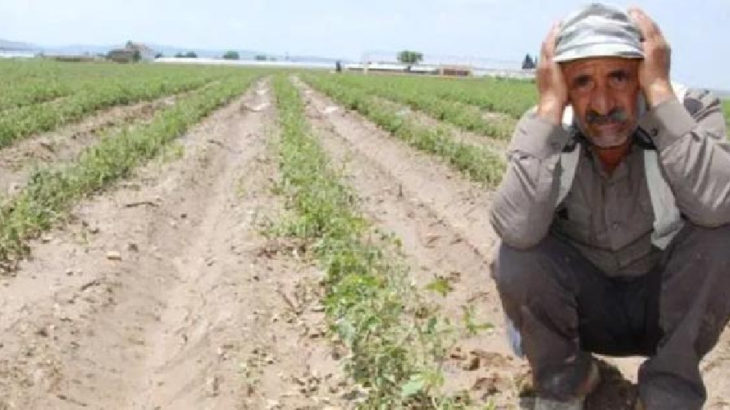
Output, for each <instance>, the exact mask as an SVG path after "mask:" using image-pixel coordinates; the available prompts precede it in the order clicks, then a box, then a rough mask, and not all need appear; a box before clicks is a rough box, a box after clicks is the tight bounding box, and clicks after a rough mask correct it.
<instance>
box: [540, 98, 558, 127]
mask: <svg viewBox="0 0 730 410" xmlns="http://www.w3.org/2000/svg"><path fill="white" fill-rule="evenodd" d="M563 110H565V104H561V103H560V102H557V101H555V100H554V99H544V100H543V99H541V100H540V103H539V104H538V105H537V116H538V117H540V118H542V119H544V120H546V121H548V122H550V123H551V124H553V125H560V123H561V122H562V120H563Z"/></svg>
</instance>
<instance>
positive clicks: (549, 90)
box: [537, 23, 568, 125]
mask: <svg viewBox="0 0 730 410" xmlns="http://www.w3.org/2000/svg"><path fill="white" fill-rule="evenodd" d="M559 30H560V25H559V24H558V23H555V24H554V25H553V27H552V29H550V32H549V33H548V35H547V37H546V38H545V41H544V42H543V43H542V49H541V50H540V61H539V63H538V65H537V90H538V92H539V93H540V101H539V103H538V105H537V115H538V116H540V117H542V118H544V119H546V120H548V121H550V122H552V123H553V124H555V125H560V122H561V120H562V118H563V110H564V109H565V106H566V105H567V104H568V88H567V86H566V85H565V79H564V78H563V72H562V71H561V70H560V65H558V63H556V62H555V61H553V57H554V56H555V38H556V37H557V35H558V31H559Z"/></svg>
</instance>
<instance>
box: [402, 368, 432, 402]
mask: <svg viewBox="0 0 730 410" xmlns="http://www.w3.org/2000/svg"><path fill="white" fill-rule="evenodd" d="M425 386H426V380H425V379H424V377H423V375H422V374H420V373H418V374H414V375H413V376H411V378H410V380H408V382H406V384H404V385H403V386H402V387H401V396H402V397H404V398H405V397H411V396H413V395H416V394H418V393H420V392H421V391H423V388H424V387H425Z"/></svg>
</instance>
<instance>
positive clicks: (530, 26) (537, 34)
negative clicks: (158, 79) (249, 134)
mask: <svg viewBox="0 0 730 410" xmlns="http://www.w3.org/2000/svg"><path fill="white" fill-rule="evenodd" d="M583 4H586V2H585V1H571V0H550V1H538V0H400V1H399V0H367V1H362V0H351V1H348V0H340V1H335V0H304V1H295V0H248V1H246V0H124V1H120V0H64V1H58V0H2V1H0V16H2V17H3V19H2V24H0V39H5V40H11V41H24V42H31V43H35V44H39V45H44V46H54V45H67V44H94V45H106V44H110V45H111V44H122V43H124V42H126V41H127V40H129V39H131V40H135V41H141V42H148V43H154V44H163V45H170V46H180V47H189V48H199V49H208V48H210V49H227V48H231V49H246V50H257V51H263V52H267V53H271V54H278V55H284V54H289V55H317V56H323V57H335V58H343V59H349V60H356V61H359V60H360V59H361V58H362V56H363V55H364V54H366V53H368V52H372V51H375V50H377V51H381V50H385V51H392V52H393V53H395V52H397V51H398V50H402V49H411V50H416V51H420V52H423V53H424V54H426V55H427V56H428V55H448V56H464V57H472V58H473V57H481V58H485V59H493V60H500V61H514V62H516V63H517V62H519V61H521V60H522V59H523V58H524V56H525V54H526V53H530V54H532V55H535V54H536V53H537V52H538V51H539V48H540V43H541V42H542V40H543V37H544V36H545V34H546V32H547V30H548V28H549V27H550V24H551V23H552V22H553V21H556V20H559V19H560V18H561V17H563V16H565V15H566V14H568V13H569V12H571V11H572V10H574V9H576V8H577V7H580V6H581V5H583ZM613 4H616V5H619V6H622V7H627V6H629V5H638V6H639V7H642V8H643V9H644V10H645V11H646V12H647V13H648V14H649V15H650V16H651V17H652V18H653V19H654V20H655V21H656V22H657V23H658V24H659V26H660V27H661V29H662V31H663V32H664V34H665V36H666V37H667V39H668V41H669V42H670V44H671V45H672V50H673V55H672V76H673V77H674V79H675V80H678V81H680V82H683V83H685V84H687V85H690V86H697V87H698V86H701V87H710V88H715V89H724V90H730V70H728V69H727V67H730V0H694V1H681V2H680V1H674V0H645V1H642V0H635V1H633V2H631V3H627V2H621V1H614V2H613Z"/></svg>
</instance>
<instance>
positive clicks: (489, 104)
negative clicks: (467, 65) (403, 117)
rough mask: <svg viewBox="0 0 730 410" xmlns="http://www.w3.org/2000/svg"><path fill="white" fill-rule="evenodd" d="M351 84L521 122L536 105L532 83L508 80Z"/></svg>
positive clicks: (372, 78)
mask: <svg viewBox="0 0 730 410" xmlns="http://www.w3.org/2000/svg"><path fill="white" fill-rule="evenodd" d="M348 76H349V77H353V78H354V79H353V80H352V81H358V82H362V83H369V84H377V85H379V86H381V87H395V88H402V89H409V90H413V92H416V93H420V94H423V95H429V96H433V97H438V98H440V99H444V100H448V101H456V102H460V103H463V104H468V105H473V106H477V107H479V108H481V109H482V110H486V111H489V112H496V113H504V114H508V115H510V116H511V117H513V118H514V119H518V118H520V117H521V116H522V114H523V113H524V112H525V111H527V110H528V109H530V107H532V106H533V105H535V103H536V102H537V88H536V87H535V84H534V83H533V82H531V81H525V80H515V79H506V78H492V77H481V78H467V79H461V78H438V77H414V76H385V75H369V76H361V75H348Z"/></svg>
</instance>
